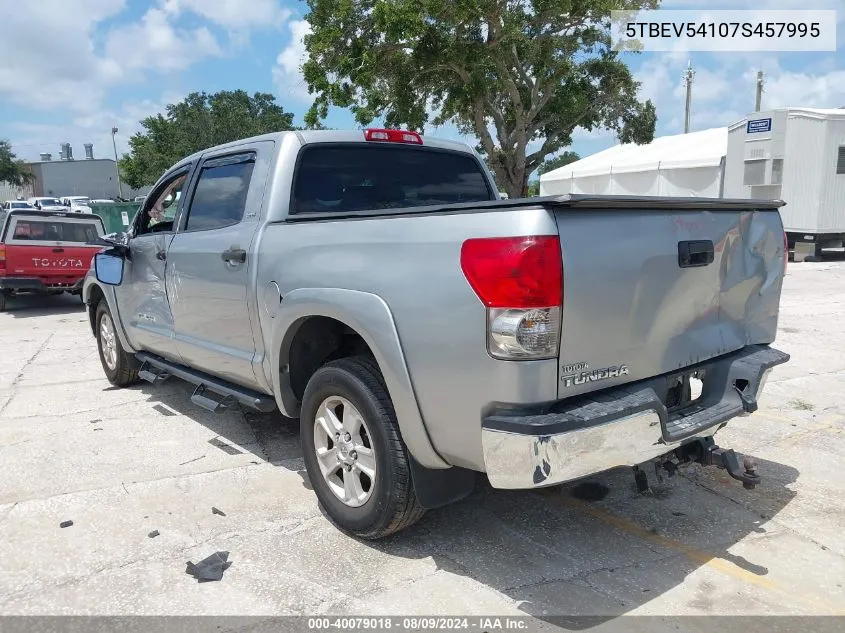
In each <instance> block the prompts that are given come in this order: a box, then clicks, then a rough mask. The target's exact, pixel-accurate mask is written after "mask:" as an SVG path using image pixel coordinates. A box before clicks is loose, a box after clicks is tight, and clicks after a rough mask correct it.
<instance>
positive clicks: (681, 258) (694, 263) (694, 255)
mask: <svg viewBox="0 0 845 633" xmlns="http://www.w3.org/2000/svg"><path fill="white" fill-rule="evenodd" d="M713 257H714V253H713V242H712V241H711V240H688V241H686V242H678V266H680V267H681V268H696V267H698V266H707V265H708V264H712V263H713Z"/></svg>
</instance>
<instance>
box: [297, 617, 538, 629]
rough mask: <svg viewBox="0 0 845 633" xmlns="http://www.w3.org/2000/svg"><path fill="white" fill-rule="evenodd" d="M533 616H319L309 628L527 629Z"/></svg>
mask: <svg viewBox="0 0 845 633" xmlns="http://www.w3.org/2000/svg"><path fill="white" fill-rule="evenodd" d="M529 619H530V618H527V617H526V618H513V617H498V616H474V617H435V616H431V617H426V616H403V617H392V616H378V617H317V618H308V630H311V631H328V630H348V631H360V630H391V629H396V630H399V631H403V630H404V631H419V630H431V631H445V630H469V631H506V630H511V631H519V630H527V629H528V625H529Z"/></svg>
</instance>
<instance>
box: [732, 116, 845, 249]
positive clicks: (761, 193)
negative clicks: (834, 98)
mask: <svg viewBox="0 0 845 633" xmlns="http://www.w3.org/2000/svg"><path fill="white" fill-rule="evenodd" d="M724 196H725V197H728V198H769V199H780V200H784V201H785V202H786V206H785V207H783V208H782V209H781V217H782V218H783V224H784V227H785V228H786V232H787V239H788V240H789V244H790V248H794V249H795V256H796V259H803V258H804V257H805V256H806V255H807V254H811V255H815V256H816V257H818V256H820V255H821V250H822V249H825V248H838V247H841V246H842V245H843V242H845V109H842V108H840V109H835V110H832V109H828V110H822V109H814V108H782V109H777V110H769V111H764V112H755V113H754V114H753V115H750V116H748V117H746V118H745V119H743V120H742V121H740V122H738V123H735V124H734V125H731V126H730V127H729V128H728V147H727V155H726V159H725V186H724Z"/></svg>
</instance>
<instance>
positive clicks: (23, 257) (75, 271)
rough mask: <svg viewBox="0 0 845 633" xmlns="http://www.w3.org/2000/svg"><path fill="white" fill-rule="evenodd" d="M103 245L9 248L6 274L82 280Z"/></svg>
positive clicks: (15, 246) (9, 245)
mask: <svg viewBox="0 0 845 633" xmlns="http://www.w3.org/2000/svg"><path fill="white" fill-rule="evenodd" d="M99 250H102V247H101V246H79V245H69V244H62V243H60V242H59V243H56V244H54V245H51V246H47V245H28V244H27V245H23V244H20V243H12V244H7V245H6V274H7V275H8V276H10V277H12V276H14V277H65V276H68V277H77V278H78V277H81V276H82V275H84V274H85V272H86V271H87V270H88V269H89V268H90V267H91V260H92V258H93V257H94V255H95V254H96V253H97V251H99Z"/></svg>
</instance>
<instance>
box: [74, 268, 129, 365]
mask: <svg viewBox="0 0 845 633" xmlns="http://www.w3.org/2000/svg"><path fill="white" fill-rule="evenodd" d="M82 297H83V301H84V302H85V308H86V309H87V311H88V323H89V325H90V326H91V333H92V334H93V335H94V336H97V324H96V322H95V321H96V319H97V305H98V304H99V303H100V302H101V301H105V302H106V305H107V306H108V308H109V312H110V313H111V315H112V320H113V321H114V326H115V327H114V329H115V331H116V332H117V337H118V338H119V339H120V344H121V345H122V346H123V349H125V350H127V351H129V352H131V353H135V352H136V351H137V350H135V348H134V347H132V345H130V344H129V339H128V338H127V336H126V331H125V330H124V326H123V320H122V319H121V314H120V311H119V310H118V308H117V300H116V298H115V294H114V288H113V287H112V286H105V287H104V286H103V285H102V284H100V283H99V282H97V281H96V280H95V279H90V278H89V279H88V280H86V282H85V284H84V285H83V287H82Z"/></svg>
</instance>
